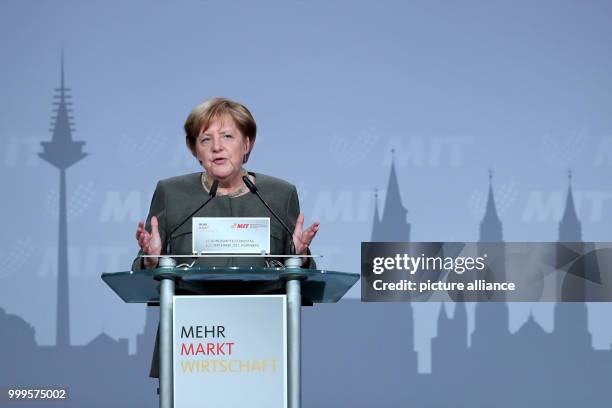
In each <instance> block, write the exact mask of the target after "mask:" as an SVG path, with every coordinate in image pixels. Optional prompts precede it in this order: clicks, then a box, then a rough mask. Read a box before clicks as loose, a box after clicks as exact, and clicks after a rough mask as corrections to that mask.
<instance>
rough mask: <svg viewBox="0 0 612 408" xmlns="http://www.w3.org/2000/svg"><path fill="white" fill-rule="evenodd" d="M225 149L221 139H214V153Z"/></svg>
mask: <svg viewBox="0 0 612 408" xmlns="http://www.w3.org/2000/svg"><path fill="white" fill-rule="evenodd" d="M222 148H223V144H222V143H221V139H220V138H217V137H213V139H212V149H213V152H218V151H220V150H221V149H222Z"/></svg>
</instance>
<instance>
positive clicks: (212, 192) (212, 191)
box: [166, 179, 219, 255]
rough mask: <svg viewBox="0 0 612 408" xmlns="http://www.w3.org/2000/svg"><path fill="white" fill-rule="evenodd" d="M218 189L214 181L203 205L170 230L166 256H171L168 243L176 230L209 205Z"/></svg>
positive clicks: (216, 181)
mask: <svg viewBox="0 0 612 408" xmlns="http://www.w3.org/2000/svg"><path fill="white" fill-rule="evenodd" d="M218 188H219V180H217V179H215V180H214V181H213V183H212V186H210V191H209V192H208V196H209V197H208V200H206V201H204V203H203V204H202V205H201V206H199V207H198V208H196V209H195V210H194V211H193V212H192V213H191V214H189V215H188V216H187V217H185V219H184V220H183V221H181V223H180V224H178V225H177V226H176V227H174V228H172V229H171V230H170V233H169V234H168V240H167V241H166V255H171V253H170V243H171V241H172V238H174V237H173V236H172V234H174V233H175V232H176V230H178V229H179V228H180V227H182V226H183V224H185V223H186V222H187V221H188V220H190V219H191V217H193V216H194V214H195V213H197V212H198V211H200V210H201V209H202V208H204V207H205V206H206V204H208V203H210V201H211V200H212V199H213V198H215V196H216V195H217V189H218Z"/></svg>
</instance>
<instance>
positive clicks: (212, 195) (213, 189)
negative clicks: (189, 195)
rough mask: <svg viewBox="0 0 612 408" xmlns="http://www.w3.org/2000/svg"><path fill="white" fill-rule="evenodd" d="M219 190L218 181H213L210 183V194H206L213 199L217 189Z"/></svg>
mask: <svg viewBox="0 0 612 408" xmlns="http://www.w3.org/2000/svg"><path fill="white" fill-rule="evenodd" d="M218 188H219V180H217V179H215V180H214V181H213V183H212V186H210V193H208V194H209V195H210V196H211V197H214V196H216V195H217V189H218Z"/></svg>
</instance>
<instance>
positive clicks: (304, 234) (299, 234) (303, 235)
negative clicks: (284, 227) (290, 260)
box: [293, 213, 320, 255]
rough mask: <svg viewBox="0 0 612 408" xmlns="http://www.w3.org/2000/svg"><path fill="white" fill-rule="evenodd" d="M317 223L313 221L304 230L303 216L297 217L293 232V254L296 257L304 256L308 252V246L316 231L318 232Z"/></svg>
mask: <svg viewBox="0 0 612 408" xmlns="http://www.w3.org/2000/svg"><path fill="white" fill-rule="evenodd" d="M319 224H320V223H319V221H315V222H314V223H313V224H312V225H311V226H310V227H308V228H307V229H304V214H302V213H300V215H298V218H297V221H296V223H295V229H294V230H293V244H294V245H295V252H296V254H297V255H304V254H306V251H308V246H309V245H310V243H311V242H312V240H313V238H314V237H315V235H317V231H319Z"/></svg>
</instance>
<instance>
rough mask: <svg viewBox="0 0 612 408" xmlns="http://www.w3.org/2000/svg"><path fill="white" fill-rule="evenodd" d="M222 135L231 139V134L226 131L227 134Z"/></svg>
mask: <svg viewBox="0 0 612 408" xmlns="http://www.w3.org/2000/svg"><path fill="white" fill-rule="evenodd" d="M223 137H224V138H226V139H231V138H232V137H233V136H232V135H230V134H229V133H228V134H225V135H223Z"/></svg>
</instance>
